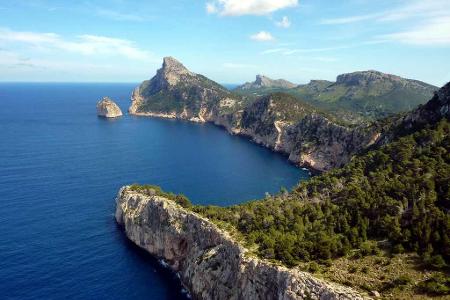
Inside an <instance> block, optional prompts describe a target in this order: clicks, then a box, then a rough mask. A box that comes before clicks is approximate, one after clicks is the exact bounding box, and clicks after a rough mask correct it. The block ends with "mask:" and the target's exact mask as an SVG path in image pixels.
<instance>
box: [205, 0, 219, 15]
mask: <svg viewBox="0 0 450 300" xmlns="http://www.w3.org/2000/svg"><path fill="white" fill-rule="evenodd" d="M206 12H207V13H208V14H215V13H217V6H216V4H214V3H211V2H208V3H206Z"/></svg>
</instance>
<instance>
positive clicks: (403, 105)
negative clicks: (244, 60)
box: [235, 70, 438, 120]
mask: <svg viewBox="0 0 450 300" xmlns="http://www.w3.org/2000/svg"><path fill="white" fill-rule="evenodd" d="M437 89H438V88H437V87H435V86H433V85H430V84H427V83H424V82H421V81H418V80H412V79H405V78H402V77H399V76H396V75H391V74H385V73H382V72H378V71H373V70H369V71H360V72H353V73H348V74H342V75H339V76H338V77H337V79H336V81H335V82H332V81H327V80H312V81H311V82H309V83H308V84H304V85H298V86H296V87H282V86H271V87H260V86H258V85H255V84H254V83H253V84H245V85H243V86H241V87H240V88H238V89H236V90H235V92H236V93H238V94H240V95H241V96H244V97H247V98H250V99H252V98H253V99H254V98H258V97H261V96H263V95H267V94H270V93H273V92H285V93H289V94H292V95H294V96H296V97H298V98H299V99H301V100H303V101H305V102H308V103H311V104H313V105H314V106H316V107H319V108H322V109H325V110H328V111H330V112H333V113H337V112H340V113H341V114H342V115H345V112H348V113H349V114H357V115H358V116H360V117H364V118H368V119H378V118H384V117H386V116H389V115H392V114H396V113H399V112H406V111H409V110H411V109H413V108H414V107H416V106H417V105H419V104H424V103H425V102H426V101H427V100H428V99H430V97H431V96H432V95H433V92H434V91H436V90H437ZM347 117H350V116H349V115H347ZM352 119H355V120H358V119H359V118H357V117H352Z"/></svg>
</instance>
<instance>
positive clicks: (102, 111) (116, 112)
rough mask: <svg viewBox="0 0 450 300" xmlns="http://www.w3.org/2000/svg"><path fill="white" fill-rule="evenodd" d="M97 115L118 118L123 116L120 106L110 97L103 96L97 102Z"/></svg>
mask: <svg viewBox="0 0 450 300" xmlns="http://www.w3.org/2000/svg"><path fill="white" fill-rule="evenodd" d="M97 115H98V116H99V117H104V118H117V117H121V116H122V115H123V114H122V111H121V110H120V108H119V106H118V105H117V104H116V103H115V102H114V101H113V100H111V99H110V98H109V97H103V99H102V100H100V101H99V102H97Z"/></svg>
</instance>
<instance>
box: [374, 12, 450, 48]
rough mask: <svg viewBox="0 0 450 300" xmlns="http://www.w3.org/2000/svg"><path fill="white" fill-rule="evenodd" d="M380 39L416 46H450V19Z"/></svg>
mask: <svg viewBox="0 0 450 300" xmlns="http://www.w3.org/2000/svg"><path fill="white" fill-rule="evenodd" d="M380 38H381V39H387V40H393V41H397V42H401V43H405V44H414V45H429V46H431V45H450V17H443V18H437V19H434V20H431V21H429V22H427V23H425V24H422V25H420V26H417V27H415V28H413V29H411V30H406V31H401V32H396V33H391V34H385V35H382V36H380Z"/></svg>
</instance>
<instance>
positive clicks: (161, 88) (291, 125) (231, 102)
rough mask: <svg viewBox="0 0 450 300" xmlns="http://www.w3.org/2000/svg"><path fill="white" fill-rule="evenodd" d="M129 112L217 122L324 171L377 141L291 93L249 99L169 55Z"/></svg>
mask: <svg viewBox="0 0 450 300" xmlns="http://www.w3.org/2000/svg"><path fill="white" fill-rule="evenodd" d="M129 111H130V113H131V114H135V115H143V116H158V117H165V118H179V119H186V120H191V121H195V122H213V123H215V124H217V125H220V126H223V127H225V128H226V129H227V130H228V131H229V132H230V133H233V134H241V135H244V136H247V137H249V138H250V139H252V140H253V141H255V142H257V143H260V144H263V145H265V146H266V147H269V148H271V149H273V150H275V151H278V152H281V153H284V154H286V155H287V156H289V159H290V160H291V161H292V162H295V163H299V164H302V165H307V166H310V167H312V168H315V169H317V170H320V171H323V170H328V169H331V168H334V167H339V166H341V165H343V164H344V163H346V162H347V161H348V160H349V159H350V157H351V156H352V155H353V154H354V153H356V152H357V151H359V150H360V149H363V148H365V147H367V146H369V145H371V144H372V143H374V142H375V141H376V140H377V137H378V132H377V131H376V130H375V128H374V127H368V126H367V125H360V126H358V127H353V128H350V127H348V126H344V125H343V124H341V122H339V118H337V117H334V116H333V115H331V114H329V113H324V112H322V111H320V110H319V109H316V108H313V107H312V106H311V105H308V104H306V103H305V102H302V101H299V100H298V99H296V98H294V97H293V96H290V95H288V94H283V93H276V94H271V95H268V96H266V97H262V98H259V99H257V100H254V101H246V100H245V99H243V98H240V97H239V96H236V95H234V94H232V93H230V92H229V91H228V90H226V89H225V88H223V87H221V86H220V85H219V84H217V83H215V82H213V81H211V80H209V79H207V78H206V77H204V76H202V75H198V74H195V73H192V72H190V71H189V70H187V69H186V68H185V67H184V66H183V65H182V64H181V63H179V62H178V61H176V60H175V59H174V58H170V57H169V58H165V59H164V63H163V66H162V68H161V69H159V70H158V72H157V74H156V76H155V77H153V78H152V79H151V80H149V81H144V82H143V83H142V84H141V85H140V86H139V87H137V88H136V89H135V91H134V92H133V95H132V105H131V107H130V109H129Z"/></svg>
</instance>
